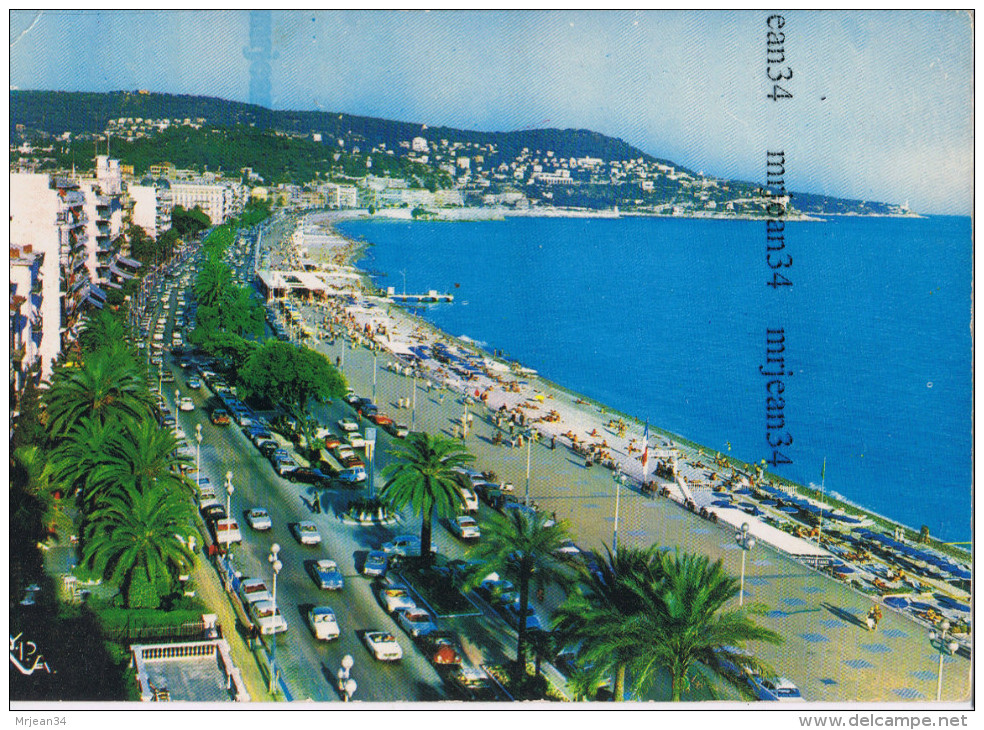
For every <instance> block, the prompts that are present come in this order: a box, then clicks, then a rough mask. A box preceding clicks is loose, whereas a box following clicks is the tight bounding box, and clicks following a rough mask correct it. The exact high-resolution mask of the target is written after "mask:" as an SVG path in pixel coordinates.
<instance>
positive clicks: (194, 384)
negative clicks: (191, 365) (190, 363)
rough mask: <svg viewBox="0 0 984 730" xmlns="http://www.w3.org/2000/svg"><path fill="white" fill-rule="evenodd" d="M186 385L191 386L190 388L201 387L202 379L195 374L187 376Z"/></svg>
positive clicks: (197, 388)
mask: <svg viewBox="0 0 984 730" xmlns="http://www.w3.org/2000/svg"><path fill="white" fill-rule="evenodd" d="M186 367H187V366H186ZM188 387H189V388H191V389H192V390H200V389H201V387H202V381H201V380H199V379H198V378H196V377H195V376H192V377H190V378H188Z"/></svg>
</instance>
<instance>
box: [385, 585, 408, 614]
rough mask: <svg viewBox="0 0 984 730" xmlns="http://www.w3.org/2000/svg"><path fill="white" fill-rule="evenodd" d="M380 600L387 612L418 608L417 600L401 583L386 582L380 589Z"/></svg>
mask: <svg viewBox="0 0 984 730" xmlns="http://www.w3.org/2000/svg"><path fill="white" fill-rule="evenodd" d="M379 600H380V602H381V603H382V604H383V608H385V609H386V612H387V613H394V612H396V611H403V610H406V609H410V608H416V607H417V604H416V602H415V601H414V600H413V599H412V598H411V597H410V592H409V591H408V590H407V589H406V587H405V586H403V585H401V584H399V583H388V584H384V585H383V586H381V587H380V589H379Z"/></svg>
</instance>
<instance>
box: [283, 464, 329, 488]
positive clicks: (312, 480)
mask: <svg viewBox="0 0 984 730" xmlns="http://www.w3.org/2000/svg"><path fill="white" fill-rule="evenodd" d="M287 478H288V479H289V480H290V481H292V482H303V483H304V484H313V485H315V486H316V487H327V486H330V485H331V477H329V476H328V475H327V474H325V473H324V472H323V471H321V469H314V468H312V467H308V466H299V467H297V468H296V469H294V470H293V471H292V472H289V473H288V474H287Z"/></svg>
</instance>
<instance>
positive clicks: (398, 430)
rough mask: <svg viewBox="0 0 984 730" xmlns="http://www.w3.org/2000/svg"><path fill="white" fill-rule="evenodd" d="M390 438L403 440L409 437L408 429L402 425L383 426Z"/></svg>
mask: <svg viewBox="0 0 984 730" xmlns="http://www.w3.org/2000/svg"><path fill="white" fill-rule="evenodd" d="M383 428H385V429H386V430H387V431H388V432H389V433H390V435H391V436H396V438H398V439H405V438H406V437H407V436H409V435H410V427H409V426H407V425H406V424H404V423H391V424H389V425H387V426H383Z"/></svg>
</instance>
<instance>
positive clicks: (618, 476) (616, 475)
mask: <svg viewBox="0 0 984 730" xmlns="http://www.w3.org/2000/svg"><path fill="white" fill-rule="evenodd" d="M612 481H613V482H614V483H615V529H614V530H613V531H612V554H613V555H614V554H617V553H618V507H619V497H620V495H621V493H622V490H621V489H620V487H622V486H623V485H624V484H625V474H623V473H622V465H621V464H618V465H616V466H615V471H614V472H613V473H612Z"/></svg>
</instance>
